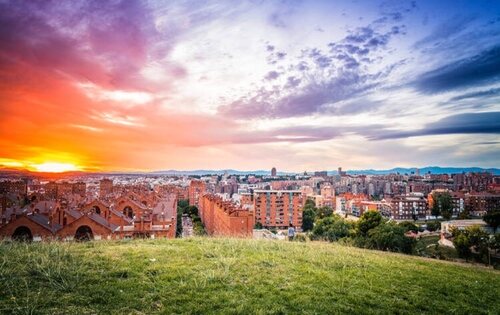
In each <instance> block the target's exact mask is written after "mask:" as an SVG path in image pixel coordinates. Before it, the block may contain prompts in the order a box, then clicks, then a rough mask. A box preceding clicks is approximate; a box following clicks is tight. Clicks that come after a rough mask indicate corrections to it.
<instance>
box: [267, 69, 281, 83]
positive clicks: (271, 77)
mask: <svg viewBox="0 0 500 315" xmlns="http://www.w3.org/2000/svg"><path fill="white" fill-rule="evenodd" d="M279 76H280V73H279V72H277V71H269V72H268V73H267V74H266V76H265V77H264V79H265V80H267V81H272V80H276V79H277V78H278V77H279Z"/></svg>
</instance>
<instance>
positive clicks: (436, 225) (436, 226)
mask: <svg viewBox="0 0 500 315" xmlns="http://www.w3.org/2000/svg"><path fill="white" fill-rule="evenodd" d="M440 229H441V222H439V221H431V222H427V230H428V231H430V232H434V231H437V230H440Z"/></svg>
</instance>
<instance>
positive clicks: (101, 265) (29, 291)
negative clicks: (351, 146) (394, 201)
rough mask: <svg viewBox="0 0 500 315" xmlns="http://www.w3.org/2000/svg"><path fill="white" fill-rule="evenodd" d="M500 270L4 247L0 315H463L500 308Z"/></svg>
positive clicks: (180, 248)
mask: <svg viewBox="0 0 500 315" xmlns="http://www.w3.org/2000/svg"><path fill="white" fill-rule="evenodd" d="M499 292H500V273H499V272H498V271H494V270H489V269H485V268H482V267H477V266H476V267H474V266H468V265H461V264H455V263H449V262H441V261H433V260H427V259H422V258H417V257H412V256H404V255H398V254H392V253H383V252H377V251H369V250H363V249H358V248H350V247H344V246H341V245H334V244H326V243H319V242H314V243H288V242H272V241H255V240H236V239H213V238H212V239H210V238H195V239H176V240H154V241H153V240H148V241H141V240H136V241H117V242H90V243H46V244H31V245H25V244H11V243H2V244H0V313H20V314H28V313H32V314H44V313H45V314H58V313H65V314H66V313H70V314H96V313H97V314H109V313H111V314H129V313H134V314H151V313H198V314H210V313H233V314H234V313H236V314H248V313H260V314H292V313H296V314H299V313H300V314H313V313H330V314H331V313H347V312H349V313H357V314H359V313H380V314H387V313H399V314H410V313H461V314H466V313H468V314H487V313H490V314H493V313H495V312H497V311H498V310H499V309H500V297H499Z"/></svg>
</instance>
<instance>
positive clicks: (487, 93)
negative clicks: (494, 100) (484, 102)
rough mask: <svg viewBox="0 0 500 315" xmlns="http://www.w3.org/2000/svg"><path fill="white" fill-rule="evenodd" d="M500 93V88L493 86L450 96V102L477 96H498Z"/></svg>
mask: <svg viewBox="0 0 500 315" xmlns="http://www.w3.org/2000/svg"><path fill="white" fill-rule="evenodd" d="M499 94H500V88H493V89H489V90H485V91H476V92H470V93H465V94H461V95H457V96H454V97H452V98H450V100H449V101H450V102H455V101H461V100H466V99H471V98H473V99H476V98H485V97H490V96H496V95H499Z"/></svg>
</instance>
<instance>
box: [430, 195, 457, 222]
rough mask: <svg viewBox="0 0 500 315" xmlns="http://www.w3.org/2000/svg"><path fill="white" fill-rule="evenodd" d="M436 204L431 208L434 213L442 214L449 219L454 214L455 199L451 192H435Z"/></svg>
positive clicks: (436, 214) (433, 196)
mask: <svg viewBox="0 0 500 315" xmlns="http://www.w3.org/2000/svg"><path fill="white" fill-rule="evenodd" d="M432 199H433V200H434V205H433V207H432V209H431V212H432V215H435V216H442V217H443V218H444V219H446V220H449V219H450V218H451V215H452V214H453V199H452V197H451V195H450V193H449V192H435V193H433V194H432Z"/></svg>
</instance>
